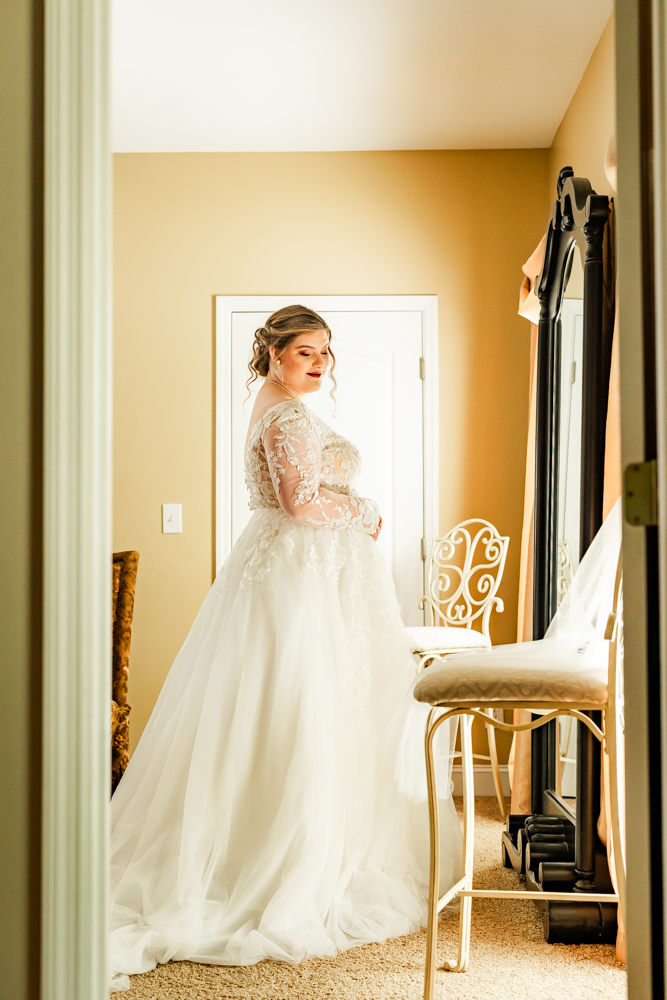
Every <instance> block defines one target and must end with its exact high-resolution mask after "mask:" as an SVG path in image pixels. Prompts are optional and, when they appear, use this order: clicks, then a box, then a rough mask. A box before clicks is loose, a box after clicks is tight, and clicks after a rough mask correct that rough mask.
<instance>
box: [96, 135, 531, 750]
mask: <svg viewBox="0 0 667 1000" xmlns="http://www.w3.org/2000/svg"><path fill="white" fill-rule="evenodd" d="M547 176H548V150H494V151H479V150H477V151H470V152H465V151H435V152H362V153H275V154H274V153H248V154H245V153H231V154H230V153H180V154H179V153H176V154H168V153H157V154H119V155H117V156H116V157H115V232H114V241H115V269H114V280H115V306H114V309H115V431H114V449H115V472H114V483H115V487H114V548H115V549H117V550H118V549H126V548H134V549H138V550H139V552H140V553H141V561H140V564H139V577H138V585H137V598H136V610H135V625H134V632H133V641H132V656H131V668H130V698H129V700H130V702H131V704H132V726H131V731H132V740H133V744H136V740H137V738H138V736H139V735H140V733H141V731H142V730H143V728H144V726H145V724H146V722H147V719H148V716H149V714H150V711H151V709H152V707H153V704H154V702H155V699H156V697H157V695H158V692H159V690H160V687H161V685H162V682H163V680H164V677H165V675H166V673H167V671H168V669H169V666H170V664H171V662H172V660H173V658H174V656H175V654H176V652H177V651H178V649H179V647H180V644H181V643H182V641H183V639H184V638H185V636H186V634H187V631H188V629H189V627H190V625H191V624H192V621H193V619H194V617H195V615H196V613H197V610H198V608H199V605H200V604H201V601H202V599H203V597H204V595H205V594H206V591H207V589H208V587H209V586H210V583H211V579H212V568H213V437H212V428H213V297H214V296H215V295H217V294H228V295H232V294H233V295H250V294H254V295H259V294H263V295H267V294H286V295H290V294H293V295H294V296H295V297H297V296H298V295H301V294H315V293H320V294H330V295H342V294H351V295H352V294H367V295H368V294H370V295H372V294H437V296H438V303H439V315H440V399H441V411H440V442H441V466H440V495H441V527H442V529H443V530H444V529H446V528H448V527H451V526H452V525H453V524H455V523H456V522H457V521H458V520H460V519H462V518H464V517H470V516H471V515H481V516H483V517H486V518H489V519H490V520H491V521H493V522H494V523H495V524H496V525H497V526H498V528H499V529H500V531H501V532H503V533H506V534H509V535H510V536H511V544H510V550H509V558H508V563H507V570H506V574H505V579H504V582H503V585H502V589H501V595H502V596H503V598H504V600H505V607H506V610H505V613H504V614H503V615H499V616H495V620H494V622H493V637H494V639H495V641H496V642H511V641H513V640H514V638H515V635H516V593H517V581H518V561H519V542H520V531H521V516H522V504H523V477H524V463H525V448H526V430H527V386H528V360H529V337H530V330H529V326H528V324H527V323H526V321H525V320H523V319H521V318H520V317H519V316H517V300H518V289H519V284H520V281H521V270H520V268H521V264H522V263H523V261H524V260H525V259H526V258H527V257H528V255H529V254H530V252H531V251H532V250H533V248H534V246H535V244H536V243H537V241H538V240H539V238H540V235H541V233H542V231H543V229H544V226H545V220H546V215H547V205H548V191H547ZM333 333H334V337H335V330H334V331H333ZM162 503H182V504H183V534H182V535H163V534H161V530H160V529H161V526H160V505H161V504H162Z"/></svg>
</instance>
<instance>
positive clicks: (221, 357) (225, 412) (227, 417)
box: [215, 295, 440, 569]
mask: <svg viewBox="0 0 667 1000" xmlns="http://www.w3.org/2000/svg"><path fill="white" fill-rule="evenodd" d="M345 300H348V301H349V303H350V308H351V309H352V308H353V309H354V311H355V312H363V311H365V310H367V311H368V312H378V311H383V312H421V314H422V347H423V356H424V409H423V419H424V427H423V432H424V438H423V441H424V532H425V537H426V552H427V553H428V552H430V551H431V544H432V542H433V540H434V539H435V538H437V537H438V534H439V531H440V517H439V510H440V508H439V495H438V491H439V466H438V460H439V453H438V424H439V419H438V298H437V296H436V295H217V296H216V299H215V302H216V308H215V550H216V556H215V565H216V568H217V569H219V568H220V566H221V565H222V563H223V562H224V560H225V559H226V557H227V555H228V554H229V552H230V550H231V546H232V521H231V509H230V510H229V511H228V512H227V513H226V514H224V515H222V516H221V515H220V514H219V510H220V503H221V498H222V497H229V496H230V495H231V470H232V436H231V435H232V426H231V415H232V412H231V400H232V391H231V390H232V386H231V367H232V366H231V346H232V314H233V313H236V312H275V311H276V310H277V309H281V308H282V307H283V306H289V305H292V304H293V303H294V302H300V303H303V305H305V306H308V308H309V309H314V310H315V312H327V311H332V310H339V311H340V308H341V303H342V302H344V301H345Z"/></svg>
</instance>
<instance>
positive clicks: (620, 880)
mask: <svg viewBox="0 0 667 1000" xmlns="http://www.w3.org/2000/svg"><path fill="white" fill-rule="evenodd" d="M615 708H616V706H615V705H611V706H610V705H608V706H607V710H606V712H605V731H606V733H607V740H606V744H607V746H606V750H607V755H608V757H609V798H610V800H611V801H610V802H609V827H610V830H609V832H610V834H611V843H612V847H613V855H614V874H615V876H616V891H617V893H618V895H619V899H620V903H619V906H620V910H621V914H622V917H623V924H624V926H625V927H627V923H626V876H625V861H624V857H623V841H622V837H621V817H620V812H619V807H618V777H619V775H618V743H617V739H618V726H617V720H616V719H615V718H614V713H615Z"/></svg>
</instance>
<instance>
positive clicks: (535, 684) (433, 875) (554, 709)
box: [414, 560, 626, 1000]
mask: <svg viewBox="0 0 667 1000" xmlns="http://www.w3.org/2000/svg"><path fill="white" fill-rule="evenodd" d="M605 638H606V639H609V640H611V641H610V643H609V662H608V669H607V670H606V671H605V669H604V668H601V669H596V670H592V669H588V670H585V671H582V669H581V664H580V663H575V662H574V657H572V656H569V657H565V658H564V659H558V658H555V659H554V660H553V661H552V662H551V663H550V665H549V666H546V665H545V664H544V662H540V663H539V665H537V666H536V664H535V663H534V662H533V661H531V659H530V657H528V658H527V659H526V661H525V662H523V663H522V662H519V661H518V660H517V661H515V662H513V663H512V662H510V663H507V664H504V666H503V668H502V669H500V670H498V667H497V664H494V663H493V652H492V651H480V652H479V653H475V652H473V653H470V654H468V655H466V656H461V657H459V658H458V660H457V669H456V671H453V670H451V669H449V668H448V667H447V666H446V665H445V666H442V667H440V666H436V665H431V667H430V668H429V669H428V670H426V671H425V672H424V674H423V676H422V677H421V679H420V681H419V682H418V684H417V686H416V688H415V692H414V695H415V698H416V699H417V700H418V701H421V702H426V703H427V704H430V705H432V706H433V707H432V709H431V711H430V712H429V717H428V721H427V724H426V736H425V752H426V772H427V787H428V806H429V829H430V871H429V898H428V929H427V939H426V972H425V982H424V1000H432V997H433V990H434V984H435V967H436V947H437V928H438V913H439V912H440V910H442V909H443V908H444V907H445V906H446V905H447V903H449V902H450V900H452V899H453V898H454V897H457V896H458V897H459V898H460V899H461V910H460V917H459V942H458V957H457V959H456V961H447V962H445V965H444V966H443V968H444V969H445V970H447V971H451V972H465V971H466V969H467V967H468V961H469V955H470V927H471V918H472V900H473V899H474V898H486V899H489V898H491V899H498V898H500V899H502V898H506V899H521V900H525V901H534V899H535V895H534V893H532V892H530V891H517V892H515V891H510V890H500V889H473V844H474V828H475V794H474V786H473V755H472V739H471V728H472V722H473V719H474V718H475V717H477V718H482V719H484V721H485V722H486V720H487V718H488V717H487V716H486V715H485V714H484V712H485V710H486V709H489V708H500V707H502V708H504V709H515V708H527V709H529V710H531V711H532V712H545V713H546V714H544V715H541V716H540V717H539V718H537V719H534V720H533V721H532V722H529V723H527V724H525V725H513V724H510V723H505V722H501V721H499V720H497V719H495V718H490V719H489V721H488V723H487V725H490V726H493V727H496V728H498V729H502V730H504V731H506V732H519V731H521V730H527V729H535V728H537V727H538V726H544V725H546V724H547V723H548V722H550V721H551V720H552V719H554V718H556V717H558V716H570V717H572V718H575V719H578V720H579V721H580V722H582V723H583V724H584V725H585V726H587V727H588V728H589V730H590V731H591V732H592V733H593V735H594V736H595V737H596V738H597V739H598V740H600V742H601V743H602V744H603V747H604V749H605V751H606V753H607V755H608V757H609V773H610V810H609V813H610V828H611V837H612V845H613V859H614V862H613V867H614V869H615V885H616V887H617V893H596V892H551V891H549V892H542V893H540V899H544V900H547V899H549V900H565V901H567V902H584V903H586V902H588V903H594V902H598V903H618V904H619V905H620V907H621V912H622V914H623V918H624V921H625V896H626V893H625V884H626V876H625V862H624V848H623V842H622V835H621V821H620V816H619V797H618V789H619V787H620V785H621V783H622V781H623V777H622V774H621V771H622V768H621V767H620V766H619V756H618V753H617V748H618V737H619V733H621V732H622V728H623V721H622V720H623V710H622V692H623V622H622V571H621V563H620V560H619V564H618V570H617V573H616V582H615V587H614V602H613V610H612V612H611V614H610V615H609V619H608V622H607V628H606V633H605ZM524 645H525V646H526V647H529V646H532V645H534V644H533V643H525V644H524ZM443 709H444V711H443ZM596 710H597V711H601V712H602V729H600V728H599V727H598V726H597V725H596V724H595V723H594V722H593V720H592V719H591V718H590V717H589V716H588V715H585V714H584V712H588V711H596ZM453 716H460V719H461V746H462V753H463V877H462V878H461V879H460V880H459V881H458V882H457V883H456V884H455V885H454V886H452V888H451V889H450V890H449V891H448V892H446V893H445V895H444V896H442V897H441V898H440V899H438V888H437V887H438V884H439V868H440V856H439V849H438V848H439V818H438V808H437V790H436V784H435V768H434V759H433V740H434V737H435V734H436V732H437V730H438V728H439V727H440V725H441V724H442V723H443V722H444V721H445V720H446V719H449V718H452V717H453Z"/></svg>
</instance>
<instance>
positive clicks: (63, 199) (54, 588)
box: [40, 0, 112, 1000]
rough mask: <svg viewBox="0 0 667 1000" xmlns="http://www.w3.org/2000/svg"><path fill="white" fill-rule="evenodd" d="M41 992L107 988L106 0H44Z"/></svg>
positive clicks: (59, 995)
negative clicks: (82, 1) (81, 0)
mask: <svg viewBox="0 0 667 1000" xmlns="http://www.w3.org/2000/svg"><path fill="white" fill-rule="evenodd" d="M45 18H46V23H45V98H46V106H45V189H44V206H45V231H44V239H45V243H44V254H45V260H44V267H45V287H44V296H45V297H44V317H45V321H44V341H45V343H44V364H45V370H44V590H43V594H44V633H43V642H44V651H43V672H44V673H43V676H44V683H43V704H44V708H43V758H42V759H43V770H42V790H43V791H42V948H41V951H42V969H41V993H40V996H41V997H42V998H43V1000H102V998H107V997H108V995H109V991H108V970H107V937H108V933H107V929H108V916H107V880H108V847H107V843H108V805H109V793H110V735H109V722H110V697H111V665H110V657H111V558H110V557H111V530H110V529H111V475H110V471H111V370H112V369H111V364H112V362H111V322H110V311H111V310H110V303H111V212H110V206H111V150H110V143H109V121H110V96H109V48H110V31H109V5H108V0H86V3H81V2H80V0H47V2H46V5H45Z"/></svg>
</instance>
